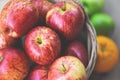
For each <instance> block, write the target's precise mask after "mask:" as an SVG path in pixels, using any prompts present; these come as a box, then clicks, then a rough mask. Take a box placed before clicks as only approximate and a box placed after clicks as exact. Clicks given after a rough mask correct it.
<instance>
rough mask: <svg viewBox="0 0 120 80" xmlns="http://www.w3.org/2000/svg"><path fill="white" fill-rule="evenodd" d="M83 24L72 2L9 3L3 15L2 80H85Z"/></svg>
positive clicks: (18, 0)
mask: <svg viewBox="0 0 120 80" xmlns="http://www.w3.org/2000/svg"><path fill="white" fill-rule="evenodd" d="M84 23H85V15H84V12H83V10H82V8H81V7H80V6H78V5H77V4H76V3H73V2H65V1H64V2H57V3H54V4H53V3H51V2H48V1H47V0H10V1H8V2H7V4H6V5H5V6H4V7H3V9H2V11H1V13H0V80H23V79H25V78H26V80H27V79H28V80H86V78H87V75H86V70H85V68H86V66H87V64H88V55H87V49H86V47H85V45H84V44H83V43H82V42H81V41H79V38H80V36H79V35H80V34H81V32H82V31H83V29H84Z"/></svg>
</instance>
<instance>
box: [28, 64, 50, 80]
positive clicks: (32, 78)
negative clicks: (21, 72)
mask: <svg viewBox="0 0 120 80" xmlns="http://www.w3.org/2000/svg"><path fill="white" fill-rule="evenodd" d="M47 75H48V68H47V67H46V66H36V67H35V68H34V69H33V70H32V72H30V75H29V76H28V80H48V77H47Z"/></svg>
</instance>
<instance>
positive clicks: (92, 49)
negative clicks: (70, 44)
mask: <svg viewBox="0 0 120 80" xmlns="http://www.w3.org/2000/svg"><path fill="white" fill-rule="evenodd" d="M48 1H51V2H53V3H55V2H58V1H73V2H75V3H77V4H78V5H79V6H80V7H82V9H83V11H84V7H83V5H82V4H81V3H80V0H48ZM84 13H85V11H84ZM85 17H86V21H85V26H86V27H85V28H84V32H83V33H82V34H81V36H82V38H84V39H86V43H87V44H86V45H87V49H88V50H87V51H88V60H89V62H88V66H87V67H86V72H87V78H89V77H90V75H91V74H92V72H93V69H94V65H95V62H96V57H97V41H96V31H95V29H94V27H93V25H92V24H91V23H90V21H89V17H88V16H87V14H86V13H85Z"/></svg>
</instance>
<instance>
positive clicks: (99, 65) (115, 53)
mask: <svg viewBox="0 0 120 80" xmlns="http://www.w3.org/2000/svg"><path fill="white" fill-rule="evenodd" d="M81 2H82V3H83V6H84V8H85V12H86V13H87V14H88V16H89V17H90V20H91V23H92V24H93V26H94V28H95V30H96V33H97V42H98V57H97V61H96V65H95V69H94V70H95V72H97V73H107V72H109V71H111V70H112V69H113V68H114V67H115V66H116V64H117V63H118V60H119V50H118V47H117V44H116V42H115V41H114V40H112V38H111V35H112V33H113V32H114V29H115V22H114V20H113V18H112V17H111V16H110V15H109V14H107V13H105V12H103V11H102V10H103V8H104V5H105V0H81Z"/></svg>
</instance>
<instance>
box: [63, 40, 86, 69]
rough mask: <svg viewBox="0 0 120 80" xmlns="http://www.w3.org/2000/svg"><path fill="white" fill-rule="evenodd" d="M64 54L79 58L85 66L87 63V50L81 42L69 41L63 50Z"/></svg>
mask: <svg viewBox="0 0 120 80" xmlns="http://www.w3.org/2000/svg"><path fill="white" fill-rule="evenodd" d="M65 55H69V56H75V57H77V58H79V59H80V60H81V62H82V63H83V64H84V66H85V67H87V64H88V54H87V50H86V49H85V47H84V45H83V43H81V42H80V41H77V40H75V41H73V42H71V43H70V44H69V45H68V47H67V49H66V51H65Z"/></svg>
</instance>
